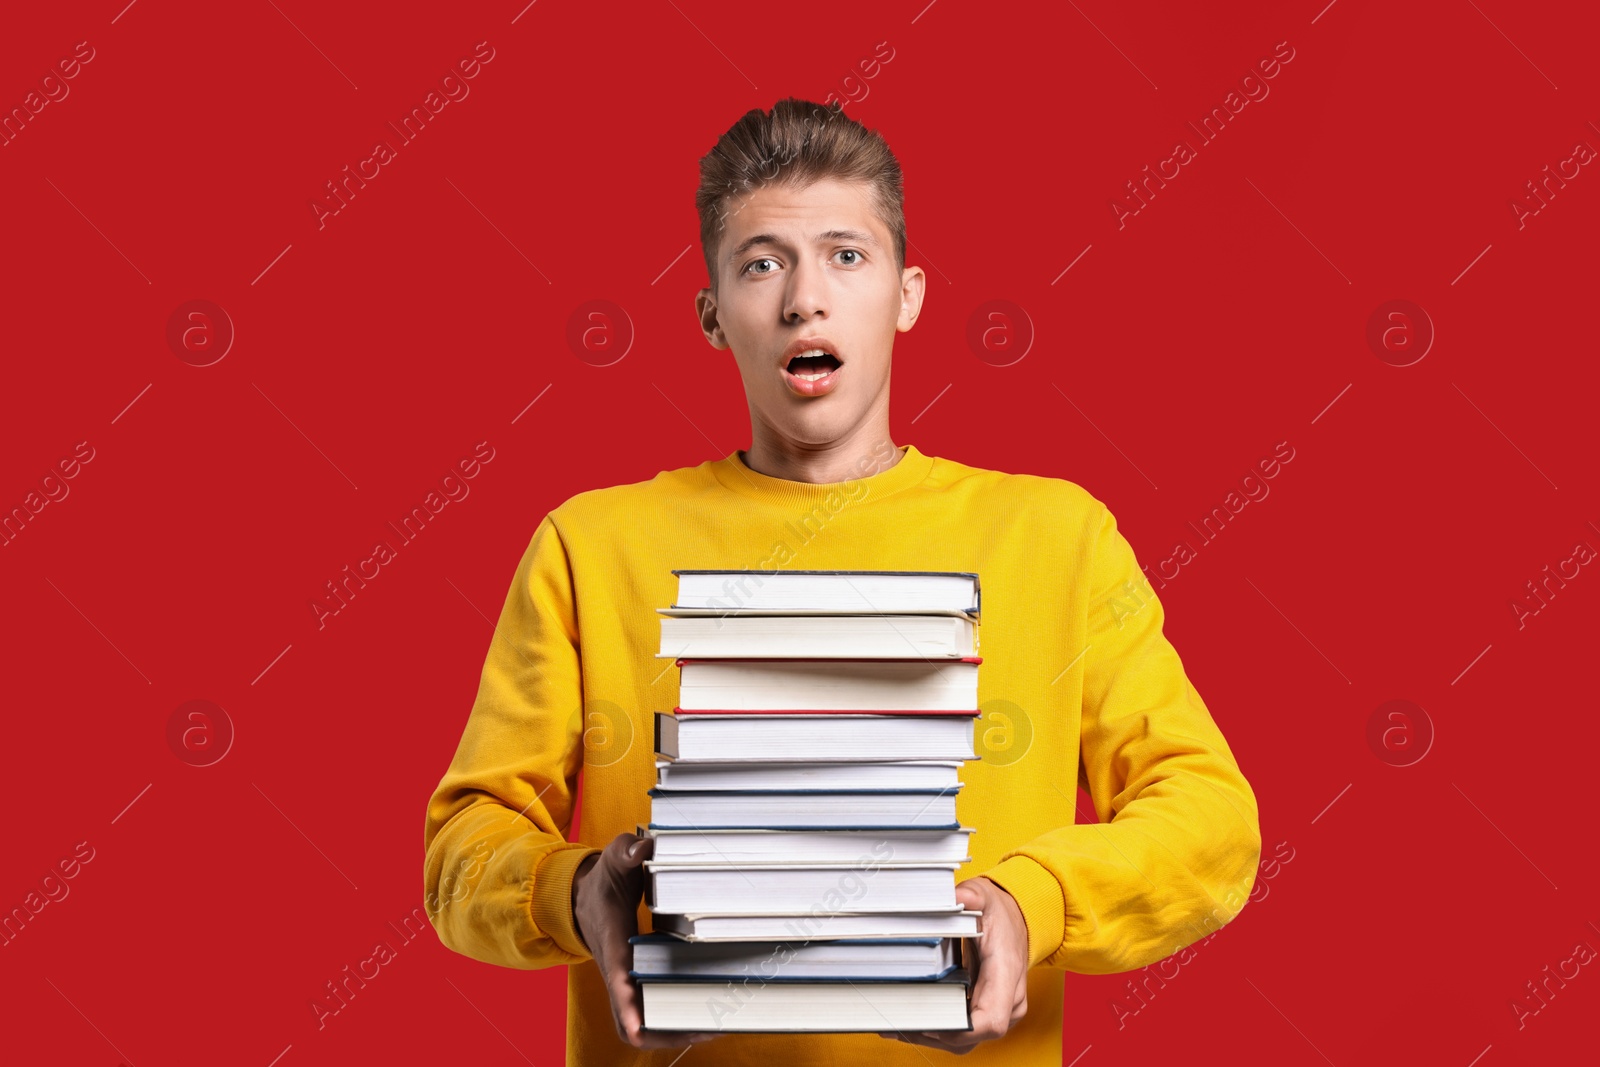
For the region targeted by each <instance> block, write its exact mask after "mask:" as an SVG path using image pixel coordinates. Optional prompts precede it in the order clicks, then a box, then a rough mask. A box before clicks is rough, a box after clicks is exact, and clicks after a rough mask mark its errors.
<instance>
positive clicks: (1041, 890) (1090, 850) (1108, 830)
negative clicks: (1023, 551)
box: [984, 505, 1261, 974]
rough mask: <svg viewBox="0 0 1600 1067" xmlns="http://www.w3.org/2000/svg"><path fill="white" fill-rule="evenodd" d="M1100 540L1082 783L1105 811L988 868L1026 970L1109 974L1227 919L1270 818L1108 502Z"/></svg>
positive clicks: (1246, 883) (1240, 898)
mask: <svg viewBox="0 0 1600 1067" xmlns="http://www.w3.org/2000/svg"><path fill="white" fill-rule="evenodd" d="M1095 542H1096V543H1095V548H1094V557H1093V559H1094V562H1093V566H1092V569H1091V574H1092V578H1091V582H1092V585H1091V599H1090V601H1089V620H1088V627H1087V631H1086V632H1087V638H1086V642H1087V645H1088V649H1087V651H1086V652H1085V653H1084V656H1083V663H1084V667H1083V671H1084V681H1083V715H1082V725H1081V734H1080V739H1079V745H1080V762H1079V766H1078V784H1079V785H1081V786H1082V787H1083V788H1085V789H1086V790H1087V791H1088V792H1089V794H1090V796H1091V797H1092V798H1093V800H1094V807H1095V812H1096V814H1097V815H1098V817H1099V820H1100V821H1099V823H1097V824H1081V825H1069V826H1062V827H1059V828H1057V829H1054V830H1051V831H1049V832H1047V833H1044V834H1041V835H1039V836H1038V837H1036V838H1034V839H1033V840H1031V841H1028V842H1026V843H1024V844H1023V845H1021V846H1020V847H1018V848H1015V849H1012V850H1011V851H1009V852H1007V853H1005V854H1004V855H1003V856H1001V858H1000V860H999V862H998V863H997V865H996V866H995V867H993V868H991V869H990V870H988V871H986V872H984V875H985V876H986V877H988V878H990V879H991V880H993V881H994V882H996V883H997V884H999V885H1000V886H1001V887H1002V888H1004V889H1005V890H1006V891H1007V892H1008V893H1010V894H1011V896H1012V897H1013V898H1015V899H1016V901H1017V904H1018V906H1019V908H1020V909H1021V911H1022V914H1023V918H1024V920H1025V922H1026V925H1027V928H1028V963H1029V966H1030V967H1031V966H1040V965H1043V966H1046V967H1058V968H1062V969H1064V970H1068V971H1075V972H1078V973H1081V974H1110V973H1115V972H1118V971H1128V970H1134V969H1136V968H1139V967H1144V966H1147V965H1149V964H1151V963H1154V962H1156V961H1157V960H1161V959H1164V958H1166V957H1167V956H1169V955H1171V954H1172V953H1174V952H1176V951H1178V950H1180V949H1182V948H1184V947H1185V946H1187V945H1190V944H1192V943H1194V942H1195V941H1197V940H1199V939H1200V938H1201V937H1204V936H1206V935H1208V934H1212V933H1215V932H1216V931H1217V930H1218V929H1220V928H1221V927H1222V926H1223V925H1225V924H1226V923H1228V922H1229V921H1231V920H1232V919H1233V918H1234V916H1236V915H1237V914H1238V913H1239V911H1240V910H1241V909H1242V908H1243V907H1244V903H1245V901H1246V899H1247V897H1248V894H1249V893H1250V890H1251V887H1252V886H1253V884H1254V882H1255V876H1256V868H1257V864H1258V862H1259V859H1260V854H1261V829H1260V824H1259V813H1258V810H1257V807H1256V799H1255V794H1254V792H1253V791H1252V790H1251V788H1250V784H1249V783H1248V782H1247V781H1245V778H1244V775H1243V774H1242V773H1240V770H1239V766H1238V763H1237V762H1236V761H1235V760H1234V757H1233V753H1232V752H1231V751H1230V750H1229V748H1228V744H1227V742H1226V741H1225V740H1224V739H1223V737H1222V733H1221V731H1219V730H1218V729H1217V725H1216V723H1215V722H1214V721H1213V720H1212V718H1211V714H1210V712H1209V711H1207V710H1206V706H1205V704H1204V702H1203V701H1202V700H1201V699H1200V694H1199V693H1198V692H1196V691H1195V688H1194V686H1193V685H1192V684H1190V682H1189V679H1188V677H1187V676H1186V675H1185V674H1184V670H1183V664H1182V663H1181V662H1180V661H1179V658H1178V653H1177V651H1176V650H1175V649H1174V648H1173V647H1172V645H1171V643H1170V642H1169V641H1168V640H1167V639H1166V637H1165V636H1164V634H1163V633H1162V621H1163V614H1162V609H1161V604H1160V602H1159V601H1158V600H1157V599H1156V596H1155V592H1154V590H1152V589H1151V587H1150V584H1149V581H1148V579H1146V578H1145V576H1144V574H1143V572H1142V571H1141V570H1140V569H1139V566H1138V563H1137V562H1136V561H1135V559H1134V553H1133V549H1132V547H1131V546H1130V545H1129V544H1128V542H1127V540H1126V539H1125V538H1124V537H1123V536H1122V534H1121V533H1119V532H1118V530H1117V526H1116V520H1115V519H1114V518H1113V517H1112V515H1111V513H1110V512H1109V511H1108V510H1106V509H1105V508H1104V505H1101V514H1100V521H1099V529H1098V534H1097V535H1096V538H1095ZM1075 651H1076V650H1073V652H1075ZM1073 652H1069V653H1068V655H1069V656H1070V655H1072V654H1073Z"/></svg>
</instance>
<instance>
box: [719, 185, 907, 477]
mask: <svg viewBox="0 0 1600 1067" xmlns="http://www.w3.org/2000/svg"><path fill="white" fill-rule="evenodd" d="M724 208H725V210H726V211H727V214H726V215H725V216H724V227H723V229H722V231H721V235H720V239H719V241H718V246H717V253H716V254H717V257H718V258H717V260H716V265H717V270H716V284H715V289H714V290H713V289H702V290H700V292H699V294H697V296H696V298H695V308H696V311H697V313H698V315H699V318H700V325H701V329H702V330H703V331H704V333H705V335H706V340H708V341H709V342H710V343H711V344H712V346H713V347H715V348H732V349H733V356H734V360H735V362H737V363H738V365H739V374H740V376H741V377H742V378H743V379H744V390H745V396H746V397H747V398H748V400H749V403H750V417H751V419H752V420H753V421H755V420H759V421H760V422H762V423H764V424H765V425H766V426H767V427H769V428H770V429H771V430H772V431H773V433H774V434H775V435H776V436H777V437H778V438H779V439H781V440H784V441H787V442H789V443H791V444H793V445H797V446H801V447H804V446H808V445H810V446H816V445H826V444H831V443H833V442H836V441H840V440H843V439H845V438H847V437H848V436H849V435H850V434H851V433H852V432H853V431H855V430H856V429H857V428H859V427H861V426H863V425H864V424H866V423H867V421H868V420H869V419H872V418H881V419H882V421H883V423H884V424H885V425H887V422H888V415H887V410H888V403H889V356H890V352H891V350H892V348H893V346H894V335H895V333H896V332H899V331H905V330H909V329H911V327H912V325H913V324H914V323H915V322H916V319H917V314H918V312H919V311H920V310H921V308H922V294H923V286H924V284H925V280H926V279H925V277H924V275H923V272H922V269H921V268H920V267H908V268H906V269H905V270H904V271H902V270H900V269H898V268H897V267H896V266H895V255H894V244H893V238H892V237H891V236H890V234H889V230H888V227H886V226H885V225H884V224H883V222H882V221H881V220H880V219H879V218H878V216H877V214H876V213H875V212H874V211H873V210H872V200H871V192H870V187H869V186H867V185H866V184H865V183H862V182H840V181H835V180H832V179H827V180H823V181H818V182H813V183H812V184H811V185H808V186H806V187H804V188H801V189H795V188H790V187H786V186H780V185H772V186H767V187H765V188H761V189H758V190H756V191H755V192H753V193H746V194H740V195H738V196H736V197H733V198H732V199H731V200H730V201H729V202H728V203H725V204H724ZM817 349H821V350H823V351H825V352H826V353H827V354H826V355H821V356H818V355H816V354H815V350H817ZM803 352H812V355H809V356H804V355H800V354H801V353H803ZM797 356H798V357H799V358H796V357H797ZM818 374H821V375H823V376H822V377H820V378H818V377H817V375H818Z"/></svg>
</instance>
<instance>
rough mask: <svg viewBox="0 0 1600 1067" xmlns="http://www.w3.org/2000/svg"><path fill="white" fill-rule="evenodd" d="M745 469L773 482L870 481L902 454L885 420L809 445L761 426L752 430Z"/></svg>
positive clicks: (865, 424) (758, 425)
mask: <svg viewBox="0 0 1600 1067" xmlns="http://www.w3.org/2000/svg"><path fill="white" fill-rule="evenodd" d="M750 436H751V443H750V447H749V448H748V449H747V450H745V452H744V462H745V466H747V467H749V468H750V469H751V470H753V471H756V472H758V473H760V474H765V475H767V476H769V477H772V478H783V479H786V480H788V481H792V482H811V483H813V484H823V483H829V482H844V481H849V480H850V479H852V478H862V477H870V476H871V475H873V474H877V473H879V472H881V471H886V470H888V469H889V468H890V467H893V466H894V465H895V464H896V463H899V462H900V460H901V458H902V456H903V455H904V452H902V451H901V450H900V448H899V447H898V446H897V445H895V443H894V441H893V439H892V438H891V437H890V436H889V426H888V420H887V419H885V420H883V421H882V423H881V424H879V423H877V422H872V421H869V422H866V423H863V424H862V425H861V426H859V427H857V428H856V429H854V430H852V431H851V432H850V433H848V434H846V435H845V436H844V437H841V438H839V439H838V440H836V441H829V442H827V443H825V444H810V443H806V442H799V441H794V440H792V439H788V438H785V437H783V436H782V435H781V434H779V433H777V432H776V431H775V430H773V429H772V428H771V427H770V426H767V425H766V424H764V423H762V422H756V423H753V424H752V426H751V435H750Z"/></svg>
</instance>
